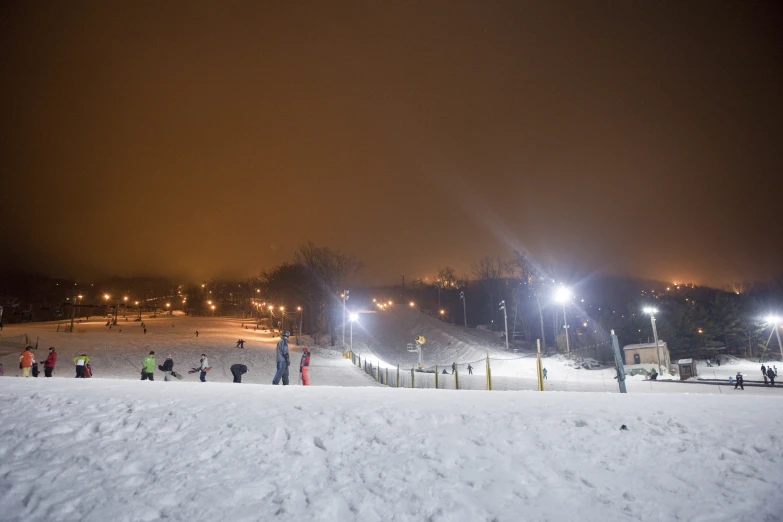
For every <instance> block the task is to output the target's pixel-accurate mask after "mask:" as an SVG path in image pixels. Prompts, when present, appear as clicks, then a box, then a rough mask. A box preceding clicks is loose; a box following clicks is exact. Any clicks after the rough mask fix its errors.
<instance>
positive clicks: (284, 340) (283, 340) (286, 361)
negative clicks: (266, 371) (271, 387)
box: [272, 330, 291, 386]
mask: <svg viewBox="0 0 783 522" xmlns="http://www.w3.org/2000/svg"><path fill="white" fill-rule="evenodd" d="M289 335H291V334H290V333H289V332H288V330H286V331H285V332H283V335H281V336H280V340H279V341H278V342H277V349H276V354H277V357H276V362H277V372H276V373H275V377H274V379H272V384H275V385H276V384H278V383H279V382H280V379H281V378H282V379H283V386H287V385H288V367H289V366H291V358H290V355H289V354H288V336H289Z"/></svg>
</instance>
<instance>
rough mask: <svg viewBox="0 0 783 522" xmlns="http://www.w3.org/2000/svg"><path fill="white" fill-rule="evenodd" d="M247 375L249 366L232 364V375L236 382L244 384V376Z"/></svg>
mask: <svg viewBox="0 0 783 522" xmlns="http://www.w3.org/2000/svg"><path fill="white" fill-rule="evenodd" d="M245 373H247V366H245V365H244V364H232V365H231V375H233V376H234V382H242V374H245Z"/></svg>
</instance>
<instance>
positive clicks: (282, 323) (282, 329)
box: [280, 306, 285, 332]
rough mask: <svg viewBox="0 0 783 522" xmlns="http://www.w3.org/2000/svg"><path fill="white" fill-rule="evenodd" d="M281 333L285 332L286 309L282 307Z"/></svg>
mask: <svg viewBox="0 0 783 522" xmlns="http://www.w3.org/2000/svg"><path fill="white" fill-rule="evenodd" d="M280 332H285V307H284V306H281V307H280Z"/></svg>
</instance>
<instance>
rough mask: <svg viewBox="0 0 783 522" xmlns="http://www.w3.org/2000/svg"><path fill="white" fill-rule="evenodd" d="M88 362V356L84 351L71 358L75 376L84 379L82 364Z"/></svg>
mask: <svg viewBox="0 0 783 522" xmlns="http://www.w3.org/2000/svg"><path fill="white" fill-rule="evenodd" d="M88 362H90V358H89V357H87V354H86V353H83V354H81V355H79V356H78V357H74V358H73V363H74V364H75V365H76V378H77V379H84V366H85V365H86V364H87V363H88Z"/></svg>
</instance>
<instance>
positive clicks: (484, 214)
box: [0, 0, 783, 285]
mask: <svg viewBox="0 0 783 522" xmlns="http://www.w3.org/2000/svg"><path fill="white" fill-rule="evenodd" d="M782 80H783V4H781V3H780V2H722V1H717V0H715V1H704V2H695V1H686V2H680V1H671V2H662V1H655V2H653V1H649V2H639V1H625V0H622V1H621V0H618V1H601V2H597V1H596V2H587V1H583V0H579V1H574V2H548V1H541V2H523V1H509V2H489V1H487V2H483V1H482V2H479V1H476V2H468V1H456V2H454V1H452V2H435V1H426V2H404V1H387V2H342V1H335V2H328V1H323V2H285V1H283V2H260V1H253V2H245V3H242V2H191V1H182V2H177V1H174V0H169V1H164V2H153V1H133V2H107V1H99V2H94V3H92V2H81V1H76V2H11V1H5V2H3V3H2V5H0V103H1V104H2V118H0V158H1V160H0V165H2V182H1V184H0V194H2V197H1V199H0V201H1V202H2V203H1V205H2V226H1V227H0V251H2V255H1V256H0V258H2V259H1V260H0V262H2V264H3V265H5V268H11V269H24V270H25V271H41V272H43V273H46V274H49V275H52V276H76V277H88V276H97V275H125V276H133V275H172V276H184V277H188V278H208V277H219V276H245V275H251V274H255V273H257V272H258V270H260V269H262V268H265V267H266V268H268V267H270V266H271V265H273V264H275V263H279V262H281V261H283V260H286V259H290V258H291V254H292V252H293V251H294V250H295V249H296V248H297V247H298V246H299V245H300V244H302V243H303V242H305V241H307V240H313V241H314V242H315V243H316V244H318V245H325V246H331V247H334V248H339V249H341V250H343V251H346V252H349V253H353V254H355V255H356V256H357V257H358V258H359V259H360V260H361V261H363V263H364V265H365V269H364V272H363V277H364V279H365V280H366V281H368V282H391V281H398V280H399V278H400V276H401V275H403V274H404V275H406V276H407V277H408V278H410V279H413V278H417V277H421V276H425V275H431V274H434V272H435V271H436V269H437V267H439V266H442V265H447V264H448V265H452V266H454V267H455V268H457V270H458V273H459V275H462V274H463V273H469V272H470V263H471V262H472V261H475V260H477V259H479V258H481V257H483V256H485V255H494V254H500V255H507V254H508V253H509V252H510V251H511V250H512V249H516V248H523V249H525V250H527V251H529V252H530V253H531V254H532V255H533V256H534V257H535V258H536V259H537V260H539V261H540V262H542V263H549V262H555V263H556V264H557V265H558V266H559V267H560V269H561V270H563V271H570V272H574V271H575V272H579V273H584V274H588V273H606V274H618V275H620V274H622V275H626V274H627V275H635V276H641V277H649V278H660V279H664V280H684V281H695V282H697V283H701V284H712V285H719V284H723V283H725V282H729V281H734V280H748V279H754V280H759V279H768V278H771V277H773V276H775V275H776V274H780V273H782V272H783V246H782V245H781V243H783V197H781V194H782V193H783V81H782Z"/></svg>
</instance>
